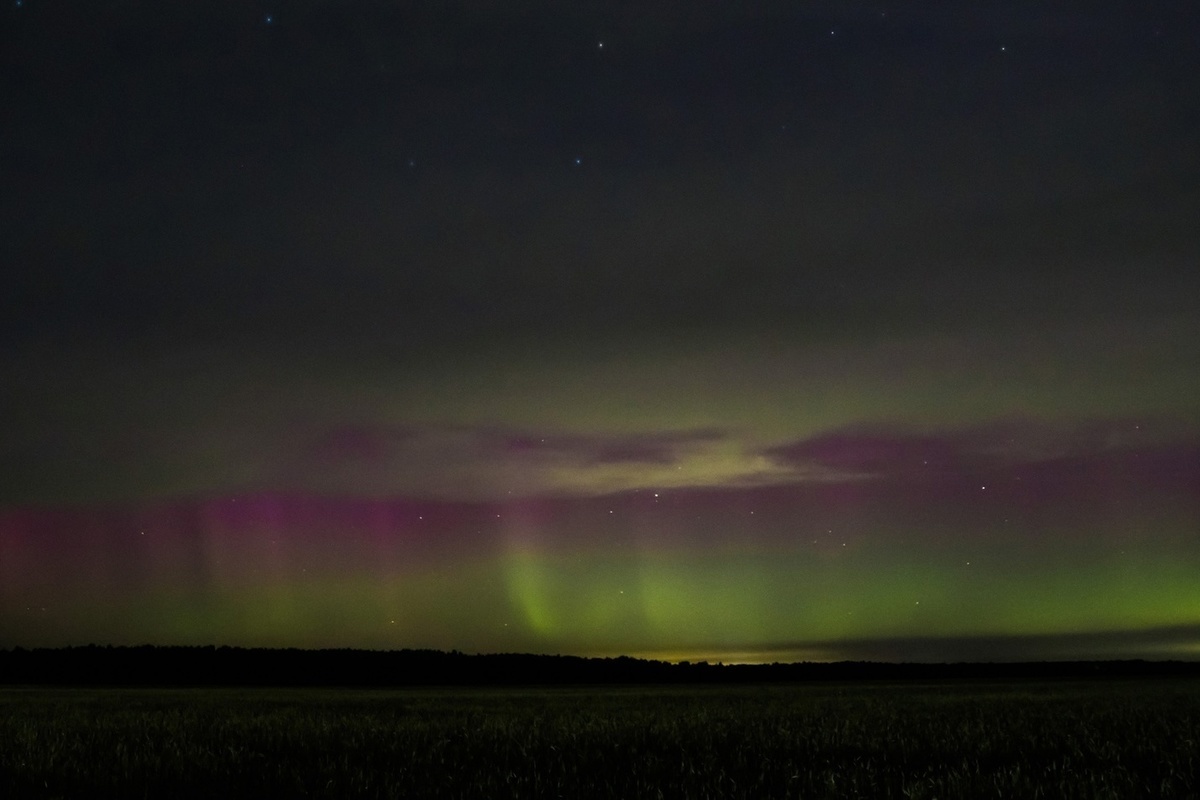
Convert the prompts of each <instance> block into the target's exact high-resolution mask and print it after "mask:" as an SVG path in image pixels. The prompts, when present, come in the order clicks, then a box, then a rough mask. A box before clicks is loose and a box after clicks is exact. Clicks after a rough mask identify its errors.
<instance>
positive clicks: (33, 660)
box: [0, 645, 1200, 687]
mask: <svg viewBox="0 0 1200 800" xmlns="http://www.w3.org/2000/svg"><path fill="white" fill-rule="evenodd" d="M1151 676H1157V677H1169V676H1190V677H1200V663H1197V662H1181V661H1095V662H1084V661H1076V662H1032V663H1019V664H991V663H987V664H980V663H962V664H885V663H876V662H859V661H846V662H839V663H832V664H825V663H796V664H779V663H776V664H757V665H745V664H737V665H722V664H709V663H707V662H700V663H688V662H683V663H679V664H670V663H667V662H663V661H648V660H643V659H636V658H629V657H625V656H621V657H618V658H581V657H578V656H561V655H554V656H552V655H528V654H516V653H505V654H494V655H467V654H465V653H460V652H458V651H451V652H442V651H439V650H397V651H386V652H385V651H373V650H348V649H347V650H298V649H286V650H273V649H246V648H236V647H211V646H210V647H153V646H142V647H100V646H96V645H88V646H86V647H66V648H59V649H34V650H26V649H22V648H15V649H13V650H0V683H3V684H10V685H11V684H51V685H97V686H99V685H108V686H362V687H366V686H468V685H469V686H513V685H527V686H536V685H547V686H553V685H564V684H691V683H716V684H720V683H730V684H737V683H789V682H801V681H814V682H816V681H895V680H917V681H943V680H1010V679H1059V678H1061V679H1068V678H1121V677H1130V678H1135V677H1151Z"/></svg>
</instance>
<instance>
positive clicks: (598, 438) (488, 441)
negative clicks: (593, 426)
mask: <svg viewBox="0 0 1200 800" xmlns="http://www.w3.org/2000/svg"><path fill="white" fill-rule="evenodd" d="M479 437H480V440H481V441H482V442H483V443H484V446H485V448H488V449H492V448H496V449H498V450H499V451H501V452H503V453H504V454H506V455H511V456H518V457H524V456H532V457H550V458H562V459H565V460H567V461H569V462H572V463H577V464H581V465H600V464H621V463H630V464H671V463H674V462H675V461H678V460H679V459H680V457H682V456H683V455H685V454H686V453H687V451H689V450H690V449H693V448H695V447H698V446H704V445H709V444H713V443H716V442H719V441H721V440H722V439H725V438H726V437H727V433H726V432H725V431H721V430H717V429H700V430H687V431H665V432H649V433H643V434H632V435H605V434H591V435H579V434H572V435H564V434H561V433H550V434H547V435H541V434H537V433H526V432H516V431H498V430H485V431H481V432H480V433H479Z"/></svg>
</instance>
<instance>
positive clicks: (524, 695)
mask: <svg viewBox="0 0 1200 800" xmlns="http://www.w3.org/2000/svg"><path fill="white" fill-rule="evenodd" d="M0 796H2V797H12V798H44V797H114V796H119V797H327V798H346V797H354V798H360V797H412V798H441V797H446V798H449V797H470V798H476V797H477V798H502V797H536V798H540V797H559V796H561V797H606V798H640V797H651V798H653V797H681V798H682V797H688V798H705V797H748V798H749V797H752V798H773V797H803V798H810V797H870V798H875V797H880V798H883V797H896V798H914V797H926V798H934V797H938V798H946V797H964V798H965V797H972V798H975V797H1022V798H1026V797H1028V798H1032V797H1079V798H1106V797H1111V798H1136V797H1172V798H1188V797H1192V798H1195V797H1200V683H1197V682H1196V681H1186V680H1160V681H1149V680H1147V681H1114V682H1097V683H1080V682H1060V683H1039V684H1018V683H1006V684H1002V683H994V684H973V685H963V684H948V685H940V686H939V685H861V684H860V685H842V686H830V685H815V686H814V685H809V686H770V687H765V686H740V687H722V688H715V687H714V688H710V687H676V688H636V687H634V688H598V689H586V688H564V689H545V690H531V689H486V690H485V689H479V690H473V689H456V690H408V691H406V690H389V691H366V690H331V689H312V690H306V689H296V690H283V689H280V690H273V689H43V688H29V689H21V688H16V689H14V688H3V689H0Z"/></svg>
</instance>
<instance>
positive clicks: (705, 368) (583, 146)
mask: <svg viewBox="0 0 1200 800" xmlns="http://www.w3.org/2000/svg"><path fill="white" fill-rule="evenodd" d="M792 5H793V4H773V3H761V4H755V3H751V4H747V5H745V6H744V7H742V8H739V9H738V10H736V11H735V10H730V9H725V8H723V7H721V6H720V4H703V3H702V4H698V5H697V6H696V7H695V9H693V10H692V11H690V12H684V11H681V10H677V9H672V8H671V4H668V3H653V2H652V3H646V4H638V5H636V7H635V6H634V5H629V6H628V7H623V6H621V5H620V4H612V6H611V7H605V6H604V4H601V5H598V6H592V5H589V4H580V5H579V7H578V8H577V9H574V10H566V11H564V10H561V9H558V10H555V9H552V8H550V7H549V5H548V4H539V3H535V2H529V3H517V4H514V5H513V6H511V7H501V6H499V5H496V4H490V3H483V2H478V3H472V2H463V3H450V4H444V5H443V6H439V7H438V8H433V7H430V8H424V7H420V8H418V7H416V6H414V7H413V8H410V9H404V10H401V7H400V6H396V5H389V4H384V3H371V2H345V3H332V2H328V3H327V2H319V0H310V2H299V1H298V0H297V2H293V3H289V4H280V5H279V7H278V8H276V7H270V8H268V7H267V6H266V5H264V6H262V8H261V9H259V10H258V11H257V12H255V13H243V12H244V10H243V9H241V8H240V6H239V5H238V4H233V3H231V4H228V5H223V4H220V3H217V4H214V5H212V7H211V8H210V9H208V10H207V11H203V12H201V11H195V10H192V11H178V12H161V13H160V12H154V13H151V9H150V6H149V5H146V7H144V8H143V7H142V6H140V5H138V4H136V3H135V4H121V3H107V4H106V3H95V4H92V5H91V10H90V11H87V12H85V11H83V10H81V9H80V7H79V4H73V3H70V2H50V0H43V2H40V3H39V2H35V1H34V0H29V2H26V3H24V4H22V5H21V6H20V7H19V8H17V7H13V8H9V9H6V10H5V12H4V15H5V17H6V19H5V23H4V24H5V26H6V30H5V32H4V33H3V37H4V41H3V42H0V44H3V46H4V48H5V52H7V53H10V54H11V55H9V56H6V61H4V63H3V69H4V85H5V87H6V88H5V91H6V97H7V96H11V97H14V98H16V99H15V100H14V101H13V102H12V104H11V107H12V109H13V110H14V111H15V112H16V113H15V115H13V116H11V117H10V119H9V121H8V122H6V123H5V124H6V127H11V130H12V131H13V135H12V136H6V137H4V138H5V143H4V144H3V145H0V154H2V155H3V163H4V165H5V169H6V172H7V174H8V175H9V177H10V178H11V180H6V181H5V182H4V186H5V187H6V188H4V189H3V190H0V212H3V214H4V216H5V218H6V219H8V220H10V221H13V222H15V223H16V224H15V225H14V227H13V229H12V231H11V232H10V233H8V234H6V235H5V237H4V239H5V240H4V242H3V243H2V245H0V246H2V247H3V251H2V254H3V260H4V262H5V263H9V264H15V265H18V269H19V273H20V274H19V275H18V276H16V277H15V278H14V281H13V285H12V287H11V291H10V292H8V293H7V294H6V296H5V297H3V298H2V299H0V312H3V318H4V322H3V323H2V328H0V330H2V333H3V339H2V340H0V344H2V349H0V381H2V382H3V384H4V389H3V392H0V414H2V418H3V420H4V422H3V425H4V428H3V436H2V438H0V647H11V646H17V645H19V646H26V647H28V646H56V645H67V644H87V643H89V642H95V643H99V644H141V643H151V644H230V645H243V646H280V647H362V648H373V649H388V648H405V647H409V648H423V647H432V648H441V649H458V650H463V651H466V652H541V653H571V654H579V655H617V654H629V655H640V656H649V657H656V658H666V659H693V660H697V659H702V658H707V659H709V660H713V661H716V660H724V661H727V662H728V661H774V660H779V661H788V660H822V661H824V660H840V659H867V660H897V661H904V660H918V661H921V660H928V661H941V660H962V659H967V660H1022V659H1043V658H1049V659H1087V658H1135V657H1145V658H1186V659H1194V658H1197V657H1200V578H1198V577H1197V576H1200V323H1198V322H1197V320H1200V313H1198V312H1200V281H1198V278H1197V275H1198V274H1200V270H1197V266H1200V235H1197V233H1196V231H1195V230H1194V228H1195V225H1194V220H1195V219H1196V212H1197V211H1198V210H1200V202H1198V201H1200V190H1198V189H1197V187H1200V180H1198V178H1200V160H1198V158H1197V155H1196V152H1195V151H1194V147H1193V142H1192V132H1194V130H1195V129H1196V124H1197V123H1198V122H1200V91H1197V87H1196V82H1195V79H1194V77H1190V76H1193V75H1194V74H1198V73H1197V71H1196V69H1195V68H1196V67H1200V64H1197V56H1196V54H1195V52H1194V49H1193V48H1192V47H1191V44H1190V43H1191V42H1193V39H1191V38H1189V36H1190V34H1189V33H1188V32H1189V31H1192V32H1194V31H1195V30H1196V25H1197V23H1198V22H1200V19H1198V18H1197V17H1196V16H1195V14H1194V13H1191V15H1190V16H1189V14H1188V13H1185V12H1184V11H1181V10H1179V9H1178V8H1177V7H1176V5H1175V4H1170V3H1162V4H1157V5H1154V4H1152V6H1150V7H1147V8H1145V9H1143V10H1141V11H1139V12H1138V13H1137V15H1133V14H1132V13H1131V14H1130V15H1129V16H1116V15H1111V14H1112V12H1100V11H1094V10H1088V9H1087V8H1086V6H1082V5H1080V6H1078V7H1077V8H1076V10H1073V11H1067V10H1059V11H1055V10H1047V9H1040V8H1038V7H1035V6H1034V5H1032V4H1028V5H1027V4H1020V3H1018V4H1010V5H1007V6H1003V7H1002V6H1000V5H996V6H994V7H992V6H989V5H988V4H983V5H981V6H980V7H979V8H978V9H973V10H969V11H968V10H959V11H956V12H955V13H954V14H950V13H949V12H946V11H942V10H939V9H937V8H936V6H935V5H933V4H911V5H894V6H893V4H888V3H880V4H877V5H871V4H860V3H851V2H847V3H837V2H834V3H823V4H818V5H816V6H813V7H811V8H804V9H800V8H799V7H798V6H797V7H796V8H793V7H792ZM96 9H100V10H96ZM268 14H269V15H270V21H269V22H267V15H268ZM600 42H603V47H600V46H599V44H600ZM64 53H72V54H73V55H71V56H69V57H67V56H65V55H63V54H64ZM64 58H66V59H67V60H66V61H65V62H64V61H63V59H64ZM85 63H86V64H88V65H90V66H89V68H88V70H87V71H86V72H80V71H79V70H78V69H76V68H82V65H84V64H85ZM64 64H66V66H63V65H64ZM10 90H11V91H10ZM49 98H53V100H51V99H49Z"/></svg>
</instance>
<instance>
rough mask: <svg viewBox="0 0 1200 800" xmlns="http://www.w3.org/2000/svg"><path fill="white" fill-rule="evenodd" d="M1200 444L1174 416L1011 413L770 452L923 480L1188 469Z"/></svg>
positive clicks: (786, 459)
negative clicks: (1068, 417)
mask: <svg viewBox="0 0 1200 800" xmlns="http://www.w3.org/2000/svg"><path fill="white" fill-rule="evenodd" d="M1189 441H1190V442H1192V443H1191V444H1183V445H1181V442H1189ZM1164 442H1165V444H1164ZM1198 446H1200V437H1198V436H1197V433H1196V432H1195V431H1189V430H1188V429H1187V426H1184V425H1182V424H1181V423H1179V422H1178V421H1171V420H1162V419H1142V420H1134V419H1116V420H1093V421H1086V422H1078V423H1074V424H1064V423H1051V422H1042V421H1038V420H1033V419H1005V420H999V421H995V422H991V423H985V424H980V425H975V426H972V427H969V428H959V429H950V430H944V431H935V432H923V431H917V430H913V429H911V428H904V427H903V426H901V427H898V428H886V427H880V426H855V427H853V428H848V429H842V430H838V431H832V432H830V433H825V434H822V435H819V436H815V437H812V438H808V439H803V440H800V441H797V442H792V443H789V444H783V445H778V446H775V447H771V448H768V449H767V450H765V451H764V455H766V456H767V457H768V458H770V459H772V460H773V461H775V462H776V463H779V464H781V465H786V466H791V467H797V468H802V467H813V466H819V467H825V468H828V469H830V470H834V471H836V472H840V473H843V474H845V475H846V476H847V477H849V478H853V477H873V478H884V477H891V478H904V479H916V480H924V479H943V478H946V477H971V476H981V475H988V474H992V475H998V474H1009V473H1018V472H1022V471H1026V472H1029V471H1030V470H1032V474H1039V475H1042V476H1044V477H1046V478H1050V477H1051V476H1053V475H1054V474H1055V473H1061V474H1062V475H1063V476H1068V475H1072V474H1074V475H1078V476H1079V478H1080V479H1083V477H1084V476H1085V475H1093V474H1095V473H1096V472H1097V471H1101V472H1111V471H1113V470H1116V471H1120V472H1125V471H1128V472H1140V473H1141V474H1142V475H1143V476H1149V475H1151V474H1156V473H1157V474H1158V477H1165V476H1166V475H1169V474H1173V473H1177V472H1179V471H1180V470H1182V471H1183V472H1184V473H1185V474H1190V473H1191V472H1194V471H1195V469H1200V466H1198V467H1196V468H1194V469H1191V470H1189V469H1188V456H1189V454H1191V453H1193V452H1195V451H1196V448H1197V447H1198ZM1181 448H1182V449H1181Z"/></svg>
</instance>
